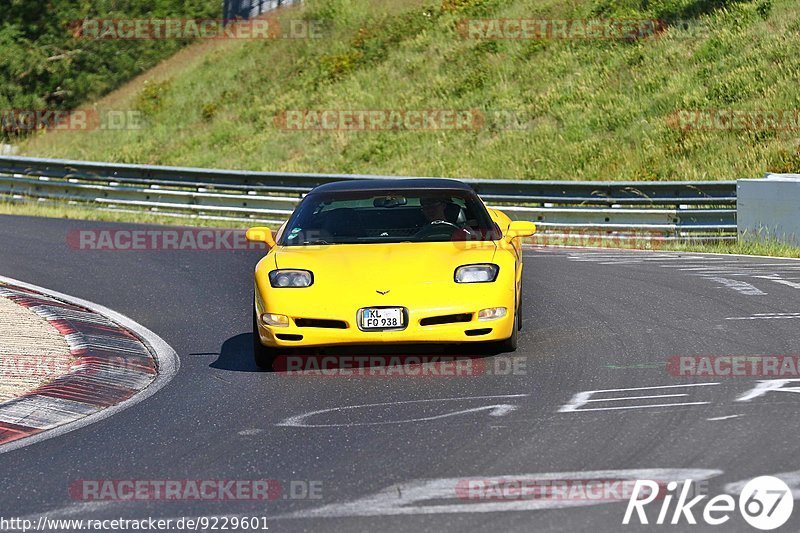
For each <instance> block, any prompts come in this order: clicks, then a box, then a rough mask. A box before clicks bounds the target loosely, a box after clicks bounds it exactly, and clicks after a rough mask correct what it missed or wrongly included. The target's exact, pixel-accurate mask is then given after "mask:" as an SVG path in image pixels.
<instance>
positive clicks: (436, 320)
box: [419, 313, 472, 326]
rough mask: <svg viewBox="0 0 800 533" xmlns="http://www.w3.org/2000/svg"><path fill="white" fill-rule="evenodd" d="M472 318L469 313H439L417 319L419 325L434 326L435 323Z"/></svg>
mask: <svg viewBox="0 0 800 533" xmlns="http://www.w3.org/2000/svg"><path fill="white" fill-rule="evenodd" d="M470 320H472V314H471V313H459V314H457V315H441V316H430V317H428V318H423V319H422V320H420V321H419V324H420V325H421V326H435V325H437V324H454V323H457V322H469V321H470Z"/></svg>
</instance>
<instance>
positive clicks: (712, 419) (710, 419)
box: [706, 415, 742, 422]
mask: <svg viewBox="0 0 800 533" xmlns="http://www.w3.org/2000/svg"><path fill="white" fill-rule="evenodd" d="M740 416H742V415H728V416H717V417H714V418H706V420H709V421H711V422H714V421H717V420H730V419H731V418H738V417H740Z"/></svg>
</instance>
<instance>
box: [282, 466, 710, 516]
mask: <svg viewBox="0 0 800 533" xmlns="http://www.w3.org/2000/svg"><path fill="white" fill-rule="evenodd" d="M720 474H722V471H721V470H705V469H703V470H701V469H685V468H648V469H636V470H596V471H578V472H546V473H533V474H514V475H502V476H497V475H493V476H483V477H474V476H472V477H461V478H440V479H415V480H412V481H409V482H406V483H399V484H396V485H390V486H388V487H385V488H384V489H382V490H381V491H379V492H377V493H374V494H370V495H367V496H364V497H361V498H358V499H356V500H351V501H345V502H336V503H331V504H328V505H324V506H322V507H319V508H317V509H310V510H303V511H297V512H293V513H290V514H286V515H278V516H276V517H275V518H277V519H283V518H331V517H344V516H392V515H427V514H443V513H494V512H501V511H537V510H545V509H564V508H571V507H586V506H593V505H602V504H608V503H619V502H620V501H627V498H625V499H624V500H623V499H622V498H621V497H620V498H611V497H608V498H599V499H593V498H585V497H584V498H579V497H573V498H569V497H564V498H559V497H550V498H536V497H530V498H527V497H525V498H514V499H511V500H509V499H505V500H500V501H498V500H497V499H496V498H494V497H491V498H487V499H480V495H481V494H484V493H485V492H481V491H480V490H476V486H477V487H479V488H482V489H483V490H484V491H487V490H491V489H493V488H494V487H495V485H491V483H493V482H494V483H498V484H497V485H496V487H497V489H498V490H502V486H503V485H507V484H513V483H515V482H516V483H519V484H520V485H524V484H525V483H528V484H530V483H531V482H538V483H543V482H547V481H559V482H563V481H566V480H575V481H586V480H598V479H601V480H620V481H621V482H635V481H636V480H639V479H652V480H658V481H662V482H664V484H666V483H667V482H668V481H674V480H679V479H680V480H683V479H691V480H693V481H695V482H699V481H705V480H707V479H711V478H713V477H716V476H719V475H720ZM470 482H472V485H471V484H470ZM487 483H489V487H488V488H487V487H486V484H487ZM471 487H472V491H473V492H472V493H471V492H470V488H471ZM475 492H477V493H478V494H477V495H476V494H474V493H475ZM398 493H400V494H402V497H398ZM488 493H489V494H493V493H491V492H488ZM476 496H477V497H476Z"/></svg>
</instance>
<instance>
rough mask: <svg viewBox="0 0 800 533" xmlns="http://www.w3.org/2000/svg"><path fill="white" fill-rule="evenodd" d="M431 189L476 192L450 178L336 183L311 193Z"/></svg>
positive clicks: (359, 180) (322, 186)
mask: <svg viewBox="0 0 800 533" xmlns="http://www.w3.org/2000/svg"><path fill="white" fill-rule="evenodd" d="M430 189H440V190H461V191H470V192H474V191H473V190H472V187H470V186H469V185H467V184H466V183H464V182H462V181H458V180H454V179H449V178H379V179H354V180H345V181H334V182H331V183H325V184H324V185H320V186H318V187H315V188H314V189H312V191H311V192H312V193H319V192H326V193H327V192H339V191H350V192H352V191H416V190H430Z"/></svg>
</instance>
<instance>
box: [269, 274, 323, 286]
mask: <svg viewBox="0 0 800 533" xmlns="http://www.w3.org/2000/svg"><path fill="white" fill-rule="evenodd" d="M312 283H314V275H313V274H312V273H311V272H309V271H308V270H273V271H272V272H270V273H269V284H270V285H272V286H273V287H276V288H292V287H308V286H310V285H311V284H312Z"/></svg>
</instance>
